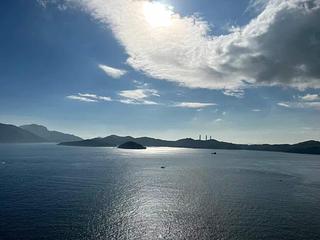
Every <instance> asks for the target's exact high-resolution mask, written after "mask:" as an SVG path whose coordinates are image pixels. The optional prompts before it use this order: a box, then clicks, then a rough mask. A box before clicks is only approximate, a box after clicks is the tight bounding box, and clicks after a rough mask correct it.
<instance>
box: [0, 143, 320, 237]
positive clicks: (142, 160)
mask: <svg viewBox="0 0 320 240" xmlns="http://www.w3.org/2000/svg"><path fill="white" fill-rule="evenodd" d="M0 152H1V155H0V163H1V164H0V177H1V181H0V189H1V191H0V203H1V208H0V217H1V222H0V236H1V237H0V238H1V239H2V240H9V239H10V240H11V239H23V240H31V239H32V240H34V239H50V240H51V239H52V240H58V239H79V240H85V239H88V240H89V239H90V240H91V239H92V240H93V239H238V240H242V239H243V240H250V239H299V240H301V239H308V240H311V239H319V238H320V204H319V199H320V174H319V170H320V161H319V156H316V155H299V154H287V153H275V152H255V151H228V150H218V151H217V155H212V154H211V152H212V150H195V149H177V148H148V149H147V150H141V151H140V150H136V151H135V150H119V149H116V148H79V147H63V146H56V145H54V144H20V145H14V144H10V145H6V144H2V145H0ZM161 166H165V168H164V169H163V168H161Z"/></svg>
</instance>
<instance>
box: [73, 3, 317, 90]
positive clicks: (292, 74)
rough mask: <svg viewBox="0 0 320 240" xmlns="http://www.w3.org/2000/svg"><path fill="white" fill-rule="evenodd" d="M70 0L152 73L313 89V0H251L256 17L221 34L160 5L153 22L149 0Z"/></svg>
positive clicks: (200, 81) (210, 82) (202, 82)
mask: <svg viewBox="0 0 320 240" xmlns="http://www.w3.org/2000/svg"><path fill="white" fill-rule="evenodd" d="M70 1H71V2H73V3H74V4H75V5H78V6H79V5H80V6H81V8H82V9H84V10H85V11H87V12H88V13H90V14H91V15H92V16H93V17H94V18H95V19H96V20H97V21H99V22H100V23H102V24H104V25H105V26H107V27H109V28H110V29H111V30H112V32H113V33H114V35H115V37H116V39H117V40H118V41H119V43H120V44H121V45H122V46H123V47H124V49H125V51H126V54H127V55H128V59H127V63H128V64H129V65H130V66H132V67H133V68H134V69H136V70H138V71H142V72H144V73H145V74H146V75H148V76H151V77H153V78H157V79H164V80H168V81H172V82H176V83H178V84H180V85H183V86H186V87H190V88H208V89H221V90H235V89H243V88H245V87H250V86H262V85H264V86H274V85H285V86H291V87H294V88H298V89H305V88H320V80H319V79H320V61H319V56H320V34H319V31H320V24H319V22H320V1H319V0H304V1H301V0H268V1H261V0H259V1H255V2H257V3H259V4H258V5H259V9H258V10H257V11H258V13H257V16H256V17H255V18H253V19H252V20H251V21H250V22H249V23H248V24H246V25H244V26H240V27H238V26H235V27H233V28H232V29H230V32H229V33H227V34H224V35H221V36H216V35H211V33H210V32H211V31H210V24H209V23H208V22H206V21H205V20H203V19H201V18H199V17H197V16H196V15H190V16H182V15H180V14H178V13H175V12H174V11H173V9H172V8H161V13H163V14H160V16H163V17H165V19H163V20H166V23H168V24H158V23H160V22H159V20H157V19H154V17H153V16H152V15H151V16H152V22H151V21H150V12H146V11H149V10H150V9H153V7H151V8H150V7H149V8H146V4H149V5H150V4H153V3H152V2H149V1H143V0H140V1H134V0H69V2H70ZM262 2H264V4H261V3H262ZM252 5H257V4H252ZM146 9H147V10H146ZM148 9H149V10H148ZM150 11H151V10H150ZM155 16H159V13H157V14H156V15H155ZM168 18H169V22H167V21H168ZM160 20H161V19H160ZM155 23H157V24H155ZM213 24H214V23H213ZM116 76H119V74H118V75H116ZM227 93H228V92H227Z"/></svg>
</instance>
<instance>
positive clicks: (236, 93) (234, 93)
mask: <svg viewBox="0 0 320 240" xmlns="http://www.w3.org/2000/svg"><path fill="white" fill-rule="evenodd" d="M223 94H224V95H226V96H231V97H236V98H243V96H244V91H243V90H242V89H227V90H224V91H223Z"/></svg>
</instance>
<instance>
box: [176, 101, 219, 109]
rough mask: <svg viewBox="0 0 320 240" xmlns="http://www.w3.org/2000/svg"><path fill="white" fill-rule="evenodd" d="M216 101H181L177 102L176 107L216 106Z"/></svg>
mask: <svg viewBox="0 0 320 240" xmlns="http://www.w3.org/2000/svg"><path fill="white" fill-rule="evenodd" d="M216 105H217V104H215V103H200V102H181V103H177V104H175V105H174V106H175V107H182V108H197V109H199V108H205V107H210V106H216Z"/></svg>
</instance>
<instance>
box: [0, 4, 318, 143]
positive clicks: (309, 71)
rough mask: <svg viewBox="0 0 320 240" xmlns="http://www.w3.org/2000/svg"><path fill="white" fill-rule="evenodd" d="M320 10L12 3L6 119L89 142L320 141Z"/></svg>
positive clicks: (6, 25)
mask: <svg viewBox="0 0 320 240" xmlns="http://www.w3.org/2000/svg"><path fill="white" fill-rule="evenodd" d="M303 2H304V3H303ZM319 6H320V3H319V1H316V0H314V1H312V0H310V1H297V0H274V1H273V0H272V1H246V0H237V1H235V0H234V1H231V0H223V1H222V0H221V1H213V0H201V1H198V0H185V1H182V0H166V1H153V2H149V1H143V0H142V1H130V0H117V1H115V0H80V1H75V0H65V1H63V0H52V1H45V0H41V1H40V0H39V1H36V0H35V1H24V0H15V1H9V0H5V1H1V2H0V18H1V20H0V26H1V29H2V34H1V38H0V85H1V87H0V103H1V105H0V121H1V122H3V123H12V124H17V125H20V124H27V123H38V124H43V125H46V126H47V127H48V128H49V129H55V130H60V131H65V132H71V133H74V134H78V135H80V136H82V137H95V136H106V135H109V134H119V135H133V136H146V135H147V136H153V137H160V138H166V139H178V138H183V137H193V138H197V136H198V135H199V134H202V135H204V134H208V135H212V137H213V138H216V139H219V140H224V141H231V142H237V143H240V142H241V143H280V142H288V143H292V142H298V141H303V140H308V139H316V140H320V125H319V119H320V118H319V117H320V96H319V93H320V91H319V87H320V80H319V79H320V70H319V69H320V57H319V56H320V27H319V26H318V23H319V21H317V20H319V19H320V11H319V8H320V7H319Z"/></svg>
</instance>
